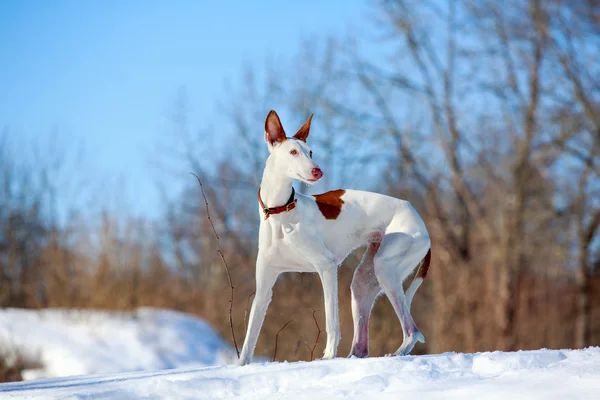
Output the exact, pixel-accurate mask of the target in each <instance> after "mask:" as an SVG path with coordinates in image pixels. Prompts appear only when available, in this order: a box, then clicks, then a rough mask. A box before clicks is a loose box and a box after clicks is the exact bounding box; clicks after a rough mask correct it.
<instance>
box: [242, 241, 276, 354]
mask: <svg viewBox="0 0 600 400" xmlns="http://www.w3.org/2000/svg"><path fill="white" fill-rule="evenodd" d="M278 275H279V272H278V271H277V270H276V269H274V268H272V267H271V266H270V265H268V264H267V263H266V261H265V260H264V257H262V254H261V253H260V252H259V254H258V257H257V259H256V294H255V295H254V301H253V302H252V309H251V310H250V317H249V320H248V321H249V322H248V330H247V331H246V338H245V339H244V346H243V347H242V352H241V353H240V359H239V364H240V365H246V364H250V362H251V361H252V355H253V354H254V348H255V347H256V342H257V340H258V334H259V333H260V328H261V327H262V324H263V321H264V320H265V314H266V313H267V308H268V307H269V303H270V302H271V296H272V295H273V285H274V284H275V281H276V280H277V276H278Z"/></svg>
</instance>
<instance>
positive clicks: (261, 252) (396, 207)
mask: <svg viewBox="0 0 600 400" xmlns="http://www.w3.org/2000/svg"><path fill="white" fill-rule="evenodd" d="M311 119H312V115H311V116H310V118H309V119H308V121H306V123H305V124H304V126H302V128H300V130H299V131H298V132H297V133H296V134H295V135H294V136H293V137H291V138H288V137H286V134H285V132H284V130H283V126H282V125H281V121H280V120H279V117H278V116H277V113H276V112H275V111H271V112H270V113H269V115H268V116H267V120H266V122H265V142H266V143H267V147H268V149H269V153H271V154H270V155H269V157H268V158H267V163H266V164H267V165H266V167H265V170H264V173H263V178H262V182H261V185H260V188H259V190H258V203H259V205H260V208H259V213H260V214H261V216H262V220H261V223H260V233H259V242H258V257H257V260H256V295H255V298H254V302H253V304H252V310H251V312H250V320H249V324H248V331H247V332H246V339H245V341H244V346H243V348H242V352H241V354H240V364H242V365H245V364H248V363H250V362H251V360H252V355H253V353H254V348H255V347H256V341H257V339H258V334H259V332H260V328H261V326H262V323H263V321H264V318H265V314H266V312H267V307H268V305H269V303H270V301H271V296H272V288H273V285H274V284H275V281H276V280H277V276H278V275H279V274H280V273H282V272H316V273H318V274H319V277H320V278H321V283H322V285H323V293H324V298H325V318H326V331H327V345H326V347H325V353H324V358H325V359H330V358H334V357H335V356H336V352H337V346H338V343H339V340H340V329H339V316H338V282H337V268H338V265H340V264H341V263H342V261H343V260H344V259H345V258H346V257H347V256H348V254H349V253H350V252H351V251H353V250H354V249H356V248H358V247H360V246H363V245H367V246H368V248H367V250H366V251H365V253H364V256H363V258H362V261H361V263H360V265H359V266H358V267H357V268H356V271H355V273H354V278H353V280H352V287H351V288H352V317H353V319H354V338H353V340H352V350H351V353H350V355H354V356H357V357H366V356H367V355H368V352H369V350H368V334H369V316H370V314H371V309H372V307H373V303H374V301H375V298H376V297H377V296H378V295H379V294H380V293H381V291H383V293H385V294H386V295H387V297H388V298H389V299H390V301H391V303H392V305H393V306H394V309H395V310H396V314H397V315H398V318H399V319H400V323H401V324H402V331H403V333H404V340H403V342H402V345H401V346H400V348H398V350H397V351H396V352H395V353H394V355H405V354H408V353H409V352H410V351H411V350H412V348H413V347H414V345H415V344H416V342H417V341H420V342H424V341H425V338H424V337H423V335H422V334H421V332H419V330H418V328H417V326H416V325H415V322H414V321H413V319H412V316H411V315H410V304H411V301H412V298H413V296H414V294H415V292H416V290H417V289H418V288H419V286H420V285H421V282H422V281H423V278H424V277H425V276H426V275H427V270H428V268H429V261H430V258H431V250H430V246H431V242H430V240H429V234H428V233H427V229H426V228H425V224H424V223H423V220H422V219H421V217H420V216H419V214H417V212H416V211H415V209H414V208H413V207H412V206H411V204H410V203H409V202H407V201H403V200H398V199H395V198H393V197H389V196H384V195H381V194H377V193H371V192H362V191H356V190H342V189H340V190H334V191H331V192H327V193H323V194H319V195H314V196H304V195H300V194H297V193H295V191H294V189H293V188H292V182H293V181H294V180H295V179H298V180H300V181H302V182H305V183H308V184H312V183H314V182H317V181H318V180H319V179H321V177H322V176H323V171H321V169H320V168H319V166H318V165H316V164H315V163H314V161H313V160H312V156H313V154H312V151H311V150H310V148H309V147H308V145H307V144H306V138H307V137H308V133H309V130H310V123H311ZM419 265H421V266H420V268H419V270H418V272H417V275H416V277H415V279H414V280H413V282H412V283H411V285H410V287H409V288H408V290H407V292H406V295H405V294H404V291H403V289H402V282H403V281H404V280H405V279H406V278H407V277H408V276H409V275H410V274H411V273H412V272H413V271H414V270H415V269H416V268H417V266H419Z"/></svg>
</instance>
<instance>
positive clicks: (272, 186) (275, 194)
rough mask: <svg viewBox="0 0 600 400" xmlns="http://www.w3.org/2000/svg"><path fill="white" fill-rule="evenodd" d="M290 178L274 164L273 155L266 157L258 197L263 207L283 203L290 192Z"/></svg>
mask: <svg viewBox="0 0 600 400" xmlns="http://www.w3.org/2000/svg"><path fill="white" fill-rule="evenodd" d="M292 182H294V180H293V179H292V178H289V177H287V176H286V175H285V174H282V173H281V172H280V168H276V166H275V165H274V159H273V157H269V158H267V165H266V166H265V170H264V172H263V177H262V181H261V182H260V197H261V199H262V201H263V203H264V204H265V207H277V206H281V205H284V204H285V203H286V202H287V201H288V200H289V198H290V195H291V194H292Z"/></svg>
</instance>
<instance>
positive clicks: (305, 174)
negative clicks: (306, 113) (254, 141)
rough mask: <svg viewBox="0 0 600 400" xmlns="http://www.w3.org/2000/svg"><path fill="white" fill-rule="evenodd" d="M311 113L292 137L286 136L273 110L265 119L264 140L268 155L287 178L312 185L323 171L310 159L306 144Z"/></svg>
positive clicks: (308, 148)
mask: <svg viewBox="0 0 600 400" xmlns="http://www.w3.org/2000/svg"><path fill="white" fill-rule="evenodd" d="M311 120H312V115H311V116H310V117H308V120H307V121H306V123H305V124H304V125H303V126H302V128H300V129H299V130H298V132H296V134H295V135H294V136H292V137H290V138H289V137H287V136H286V135H285V131H284V130H283V125H281V121H280V120H279V116H278V115H277V113H276V112H275V111H273V110H271V112H269V115H267V120H266V121H265V142H266V143H267V147H268V149H269V153H271V155H270V157H271V158H273V161H274V162H275V164H276V165H277V167H278V169H279V170H280V171H281V172H282V173H284V174H285V176H287V177H288V178H292V179H299V180H301V181H302V182H304V183H307V184H309V185H312V184H313V183H315V182H317V181H318V180H319V179H321V177H322V176H323V171H321V168H319V166H318V165H317V164H315V163H314V161H313V160H312V150H311V149H310V147H308V145H307V144H306V138H308V133H309V131H310V122H311Z"/></svg>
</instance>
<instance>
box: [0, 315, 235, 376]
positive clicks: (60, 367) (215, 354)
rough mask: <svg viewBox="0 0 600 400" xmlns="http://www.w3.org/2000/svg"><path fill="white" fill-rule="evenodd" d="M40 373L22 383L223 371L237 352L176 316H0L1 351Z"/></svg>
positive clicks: (203, 326)
mask: <svg viewBox="0 0 600 400" xmlns="http://www.w3.org/2000/svg"><path fill="white" fill-rule="evenodd" d="M14 350H16V351H18V352H20V353H21V354H22V355H23V356H24V357H25V359H27V360H30V361H32V362H37V363H40V364H41V365H42V369H40V370H35V371H25V373H24V379H37V378H42V377H61V376H69V375H83V374H97V373H107V372H125V371H147V370H158V369H167V368H176V367H198V366H208V365H222V364H226V363H230V362H233V361H234V360H235V359H236V357H235V351H233V349H231V347H230V346H229V345H228V344H226V343H225V342H224V341H223V340H222V339H221V337H220V336H219V335H217V333H216V332H215V331H214V330H213V328H212V327H211V326H210V325H209V324H208V323H206V322H205V321H203V320H201V319H198V318H195V317H193V316H190V315H187V314H183V313H178V312H174V311H167V310H159V309H151V308H142V309H139V310H138V311H137V312H134V313H116V312H100V311H89V310H58V309H47V310H41V311H33V310H22V309H6V310H0V351H1V352H4V353H9V354H10V353H13V354H14Z"/></svg>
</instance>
